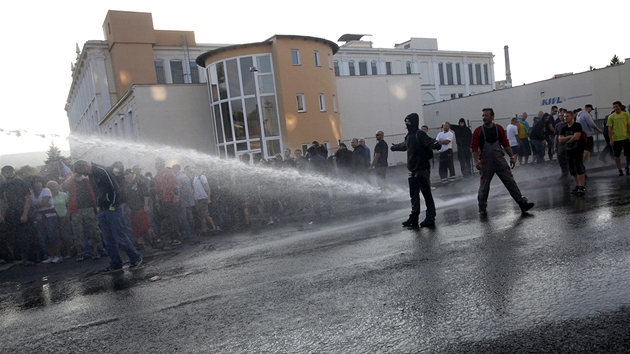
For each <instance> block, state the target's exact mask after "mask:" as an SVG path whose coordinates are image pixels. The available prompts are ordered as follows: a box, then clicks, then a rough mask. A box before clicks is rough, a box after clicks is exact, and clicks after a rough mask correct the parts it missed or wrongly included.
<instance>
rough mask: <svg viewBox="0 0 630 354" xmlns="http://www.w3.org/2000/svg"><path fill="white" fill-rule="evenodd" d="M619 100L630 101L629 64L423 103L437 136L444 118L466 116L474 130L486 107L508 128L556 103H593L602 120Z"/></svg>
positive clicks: (573, 105)
mask: <svg viewBox="0 0 630 354" xmlns="http://www.w3.org/2000/svg"><path fill="white" fill-rule="evenodd" d="M617 100H619V101H621V102H622V103H623V104H625V105H629V104H630V63H628V64H624V65H618V66H615V67H608V68H604V69H599V70H594V71H587V72H584V73H579V74H575V75H569V76H565V77H560V78H557V79H550V80H545V81H539V82H536V83H533V84H528V85H523V86H517V87H513V88H509V89H504V90H499V91H493V92H486V93H483V94H478V95H474V96H469V97H464V98H458V99H454V100H449V101H444V102H438V103H431V104H427V105H425V106H424V108H423V112H424V121H425V124H426V125H428V126H429V127H431V128H432V129H431V134H430V135H432V136H435V135H436V134H437V131H438V130H437V128H438V127H439V126H441V125H442V124H443V123H444V122H445V121H448V122H450V123H452V124H453V123H454V124H457V121H458V120H459V119H460V118H464V119H466V120H467V121H468V120H470V124H471V127H472V129H474V128H476V127H478V126H480V125H481V124H482V121H481V110H482V109H483V108H485V107H491V108H493V109H494V114H495V121H496V122H497V123H499V124H501V125H503V126H504V127H505V126H506V125H507V124H509V120H510V118H512V117H515V116H516V115H520V114H522V113H523V112H527V114H528V115H529V118H528V121H529V122H530V124H531V123H532V119H533V117H534V116H536V115H537V114H538V112H539V111H543V112H549V111H550V110H551V107H552V106H554V105H555V106H558V107H564V108H566V109H571V110H573V109H576V108H584V105H585V104H589V103H590V104H592V105H593V106H594V107H595V108H596V110H597V111H598V114H597V118H600V119H602V118H604V116H606V115H607V114H608V113H609V112H610V109H612V103H613V102H614V101H617ZM456 139H457V138H456Z"/></svg>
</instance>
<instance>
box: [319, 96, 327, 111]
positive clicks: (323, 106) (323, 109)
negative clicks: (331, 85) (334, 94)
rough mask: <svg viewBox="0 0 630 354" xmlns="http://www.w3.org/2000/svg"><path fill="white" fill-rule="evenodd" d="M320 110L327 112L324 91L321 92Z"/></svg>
mask: <svg viewBox="0 0 630 354" xmlns="http://www.w3.org/2000/svg"><path fill="white" fill-rule="evenodd" d="M319 111H320V112H326V96H325V95H324V94H323V93H320V94H319Z"/></svg>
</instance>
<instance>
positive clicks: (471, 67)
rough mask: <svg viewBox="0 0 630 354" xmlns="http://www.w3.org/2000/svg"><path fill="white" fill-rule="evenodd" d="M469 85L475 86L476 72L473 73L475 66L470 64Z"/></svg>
mask: <svg viewBox="0 0 630 354" xmlns="http://www.w3.org/2000/svg"><path fill="white" fill-rule="evenodd" d="M468 83H470V84H471V85H474V84H475V72H474V71H473V65H472V64H468Z"/></svg>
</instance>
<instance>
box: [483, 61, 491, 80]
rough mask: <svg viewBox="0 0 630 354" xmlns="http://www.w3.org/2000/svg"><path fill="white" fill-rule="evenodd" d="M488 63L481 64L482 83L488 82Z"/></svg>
mask: <svg viewBox="0 0 630 354" xmlns="http://www.w3.org/2000/svg"><path fill="white" fill-rule="evenodd" d="M488 81H490V80H488V64H483V83H484V84H486V85H487V84H488Z"/></svg>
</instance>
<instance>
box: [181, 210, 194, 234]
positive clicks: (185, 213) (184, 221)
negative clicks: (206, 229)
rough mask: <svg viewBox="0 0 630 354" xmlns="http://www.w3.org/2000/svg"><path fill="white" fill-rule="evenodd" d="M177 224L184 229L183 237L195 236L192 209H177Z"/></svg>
mask: <svg viewBox="0 0 630 354" xmlns="http://www.w3.org/2000/svg"><path fill="white" fill-rule="evenodd" d="M179 223H180V224H181V225H182V226H183V227H184V237H185V238H190V237H193V236H195V233H194V231H195V215H194V214H193V210H192V207H179Z"/></svg>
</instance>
